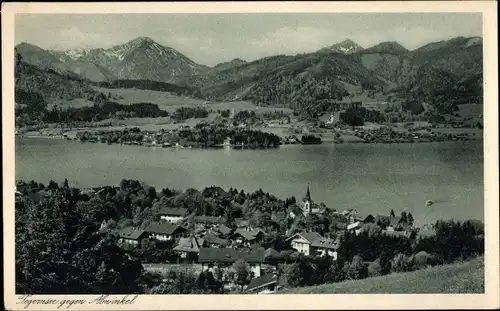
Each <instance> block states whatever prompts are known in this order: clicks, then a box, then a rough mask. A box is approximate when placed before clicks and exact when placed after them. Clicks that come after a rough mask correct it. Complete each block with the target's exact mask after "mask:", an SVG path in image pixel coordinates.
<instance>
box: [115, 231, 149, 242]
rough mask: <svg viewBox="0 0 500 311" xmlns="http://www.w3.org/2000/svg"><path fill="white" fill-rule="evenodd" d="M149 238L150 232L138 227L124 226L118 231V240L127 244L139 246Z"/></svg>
mask: <svg viewBox="0 0 500 311" xmlns="http://www.w3.org/2000/svg"><path fill="white" fill-rule="evenodd" d="M147 238H149V234H148V233H147V232H146V231H144V230H142V229H139V228H136V227H127V228H123V229H122V230H120V232H118V242H119V243H122V244H126V245H132V246H139V245H141V244H142V242H143V241H144V240H146V239H147Z"/></svg>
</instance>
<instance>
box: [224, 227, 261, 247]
mask: <svg viewBox="0 0 500 311" xmlns="http://www.w3.org/2000/svg"><path fill="white" fill-rule="evenodd" d="M265 235H266V233H265V232H264V231H263V230H262V229H260V228H255V229H250V228H245V229H243V228H238V229H236V231H234V233H233V234H232V235H231V239H232V240H234V241H236V243H238V244H256V243H259V242H260V241H262V239H263V238H264V236H265Z"/></svg>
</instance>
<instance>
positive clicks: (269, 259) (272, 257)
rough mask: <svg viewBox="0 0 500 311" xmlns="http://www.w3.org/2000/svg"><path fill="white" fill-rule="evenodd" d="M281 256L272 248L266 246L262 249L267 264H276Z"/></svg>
mask: <svg viewBox="0 0 500 311" xmlns="http://www.w3.org/2000/svg"><path fill="white" fill-rule="evenodd" d="M282 258H283V256H282V255H281V254H280V252H278V251H277V250H275V249H274V248H268V249H266V250H265V251H264V260H265V262H266V263H269V264H277V263H278V262H280V261H281V260H282Z"/></svg>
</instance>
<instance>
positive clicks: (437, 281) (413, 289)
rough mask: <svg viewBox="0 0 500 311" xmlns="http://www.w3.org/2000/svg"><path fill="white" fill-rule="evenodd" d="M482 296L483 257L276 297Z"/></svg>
mask: <svg viewBox="0 0 500 311" xmlns="http://www.w3.org/2000/svg"><path fill="white" fill-rule="evenodd" d="M386 293H394V294H403V293H409V294H411V293H413V294H418V293H422V294H432V293H436V294H437V293H450V294H451V293H484V257H482V256H481V257H478V258H475V259H473V260H471V261H468V262H464V263H457V264H451V265H445V266H437V267H433V268H427V269H423V270H419V271H413V272H406V273H394V274H389V275H386V276H380V277H373V278H367V279H364V280H355V281H345V282H341V283H333V284H324V285H319V286H311V287H301V288H296V289H291V290H284V291H281V292H280V294H386Z"/></svg>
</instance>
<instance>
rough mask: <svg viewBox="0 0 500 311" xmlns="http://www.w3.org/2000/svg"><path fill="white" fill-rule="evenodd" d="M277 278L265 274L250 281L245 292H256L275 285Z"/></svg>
mask: <svg viewBox="0 0 500 311" xmlns="http://www.w3.org/2000/svg"><path fill="white" fill-rule="evenodd" d="M277 281H278V277H277V276H276V275H274V274H265V275H263V276H260V277H258V278H255V279H252V280H251V281H250V284H248V287H247V291H253V290H257V289H259V288H262V287H264V286H267V285H271V284H274V283H277Z"/></svg>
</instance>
